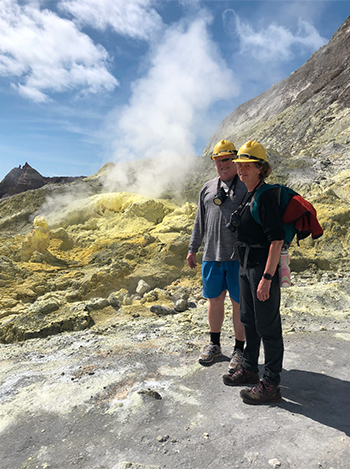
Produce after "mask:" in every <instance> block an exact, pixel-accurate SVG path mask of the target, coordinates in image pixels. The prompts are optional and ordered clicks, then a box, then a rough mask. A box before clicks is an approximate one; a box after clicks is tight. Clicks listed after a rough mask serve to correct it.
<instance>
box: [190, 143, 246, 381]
mask: <svg viewBox="0 0 350 469" xmlns="http://www.w3.org/2000/svg"><path fill="white" fill-rule="evenodd" d="M236 155H237V151H236V148H235V146H234V145H233V143H231V142H229V141H228V140H221V141H220V142H219V143H217V144H216V145H215V147H214V150H213V155H212V157H211V158H212V159H213V160H214V161H215V167H216V170H217V173H218V177H216V178H214V179H212V180H210V181H208V182H206V183H205V184H204V186H203V187H202V189H201V191H200V195H199V202H198V208H197V214H196V219H195V222H194V226H193V232H192V236H191V242H190V246H189V253H188V255H187V258H186V259H187V262H188V265H189V266H190V268H191V269H194V268H195V267H196V265H197V263H196V253H197V252H198V250H199V248H200V246H201V244H202V240H203V238H204V253H203V262H202V280H203V296H204V297H205V298H208V322H209V330H210V342H209V344H208V345H206V346H205V347H204V349H203V352H202V353H201V355H200V357H199V363H200V364H201V365H210V364H211V363H213V362H214V361H215V360H217V359H218V358H219V357H220V356H221V355H222V352H221V345H220V334H221V327H222V324H223V321H224V314H225V313H224V306H225V304H224V303H225V297H226V292H227V291H228V292H229V295H230V298H231V302H232V308H233V310H232V320H233V328H234V332H235V339H236V341H235V346H234V351H233V354H232V357H231V360H230V364H229V371H230V372H231V373H233V371H234V370H235V369H236V367H237V366H238V365H239V364H240V363H241V360H242V355H243V349H244V341H245V336H244V327H243V325H242V323H241V321H240V310H239V282H238V271H239V265H238V261H237V260H236V259H235V258H233V257H232V253H233V247H234V244H235V243H236V241H237V237H236V234H235V233H233V232H232V231H231V230H229V229H228V228H227V226H226V225H227V224H228V223H229V221H230V217H231V214H232V212H234V211H235V210H236V209H237V208H238V206H239V204H240V202H241V201H242V200H243V197H244V195H245V193H246V188H245V185H244V184H243V183H242V182H241V181H240V179H239V178H238V176H237V168H236V165H235V163H233V161H232V159H233V158H234V157H235V156H236Z"/></svg>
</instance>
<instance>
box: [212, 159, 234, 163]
mask: <svg viewBox="0 0 350 469" xmlns="http://www.w3.org/2000/svg"><path fill="white" fill-rule="evenodd" d="M232 160H233V158H223V159H222V160H218V161H220V163H225V161H232ZM214 161H216V158H215V160H214Z"/></svg>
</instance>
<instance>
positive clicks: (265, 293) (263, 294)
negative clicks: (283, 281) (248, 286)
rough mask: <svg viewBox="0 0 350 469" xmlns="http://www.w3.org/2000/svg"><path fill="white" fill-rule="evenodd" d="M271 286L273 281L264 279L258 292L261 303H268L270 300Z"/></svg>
mask: <svg viewBox="0 0 350 469" xmlns="http://www.w3.org/2000/svg"><path fill="white" fill-rule="evenodd" d="M270 286H271V280H267V279H266V278H264V277H262V278H261V280H260V282H259V285H258V289H257V291H256V296H257V298H258V300H259V301H266V300H268V299H269V298H270Z"/></svg>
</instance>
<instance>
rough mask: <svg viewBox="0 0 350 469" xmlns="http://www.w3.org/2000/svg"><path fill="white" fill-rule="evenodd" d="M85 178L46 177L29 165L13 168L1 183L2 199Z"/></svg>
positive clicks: (0, 193) (0, 192) (0, 194)
mask: <svg viewBox="0 0 350 469" xmlns="http://www.w3.org/2000/svg"><path fill="white" fill-rule="evenodd" d="M82 178H84V176H79V177H70V176H57V177H44V176H42V175H41V174H40V173H39V172H38V171H36V170H35V169H34V168H32V167H31V166H30V165H29V164H28V163H25V165H24V166H23V167H21V166H18V168H13V169H12V170H11V171H10V172H9V173H8V174H7V175H6V176H5V177H4V179H3V180H2V181H1V182H0V199H2V198H6V197H9V196H11V195H14V194H19V193H21V192H25V191H28V190H31V189H38V188H39V187H42V186H45V185H46V184H66V183H69V182H73V181H75V180H76V179H82Z"/></svg>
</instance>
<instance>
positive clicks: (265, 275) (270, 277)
mask: <svg viewBox="0 0 350 469" xmlns="http://www.w3.org/2000/svg"><path fill="white" fill-rule="evenodd" d="M263 277H264V278H266V280H272V275H271V274H263Z"/></svg>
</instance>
